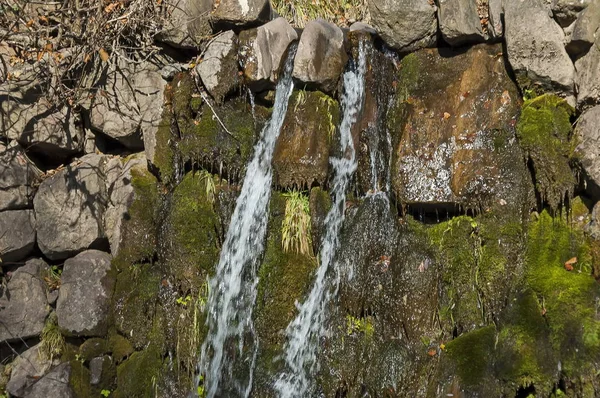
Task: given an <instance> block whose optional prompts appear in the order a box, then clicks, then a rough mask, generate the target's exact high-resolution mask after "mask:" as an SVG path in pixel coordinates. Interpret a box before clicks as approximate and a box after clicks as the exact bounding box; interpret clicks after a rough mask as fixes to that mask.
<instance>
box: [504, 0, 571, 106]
mask: <svg viewBox="0 0 600 398" xmlns="http://www.w3.org/2000/svg"><path fill="white" fill-rule="evenodd" d="M504 23H505V26H504V30H505V32H504V35H505V38H506V49H507V55H508V61H509V62H510V65H511V66H512V68H513V70H514V72H515V73H516V75H517V80H518V81H519V83H520V85H521V88H527V85H529V84H530V83H535V84H540V85H542V86H543V87H544V88H546V89H547V90H558V91H561V92H564V93H565V94H567V95H571V94H572V93H573V84H574V78H575V68H574V66H573V63H572V62H571V59H570V58H569V55H568V54H567V52H566V50H565V47H564V42H565V34H564V32H563V30H562V29H561V28H560V26H558V24H557V23H556V22H555V21H554V20H553V19H552V18H551V16H550V8H549V7H548V6H547V5H546V4H545V3H544V2H543V1H542V0H527V1H524V0H505V1H504Z"/></svg>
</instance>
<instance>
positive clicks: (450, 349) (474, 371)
mask: <svg viewBox="0 0 600 398" xmlns="http://www.w3.org/2000/svg"><path fill="white" fill-rule="evenodd" d="M495 336H496V329H495V327H494V326H493V325H490V326H486V327H484V328H481V329H477V330H474V331H472V332H469V333H467V334H464V335H462V336H460V337H458V338H456V339H454V340H452V341H451V342H449V343H448V345H447V346H446V349H447V353H448V356H449V357H450V358H451V359H452V360H453V361H454V363H455V364H456V369H457V372H458V375H459V377H460V379H461V380H462V382H463V383H464V384H467V385H477V384H479V383H481V382H482V381H483V380H484V378H485V376H486V375H487V374H488V372H489V370H490V365H491V363H492V362H491V359H492V357H493V352H494V340H495Z"/></svg>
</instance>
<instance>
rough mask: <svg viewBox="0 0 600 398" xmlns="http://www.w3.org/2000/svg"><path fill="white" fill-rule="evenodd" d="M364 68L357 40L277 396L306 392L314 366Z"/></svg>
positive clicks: (351, 165) (330, 290) (331, 291)
mask: <svg viewBox="0 0 600 398" xmlns="http://www.w3.org/2000/svg"><path fill="white" fill-rule="evenodd" d="M365 70H366V55H365V49H364V45H363V43H362V42H361V43H360V45H359V55H358V60H357V61H351V65H350V67H349V70H348V71H346V72H345V73H344V77H343V80H344V81H343V82H344V94H343V96H342V99H341V104H342V105H341V106H342V112H343V117H342V122H341V125H340V134H341V153H342V157H340V158H339V159H331V165H332V167H333V184H332V189H331V194H332V196H333V206H332V208H331V210H330V211H329V213H328V214H327V217H326V219H325V225H326V230H325V234H324V237H323V245H322V248H321V253H320V261H319V268H318V270H317V275H316V279H315V282H314V285H313V287H312V290H311V292H310V294H309V295H308V297H307V298H306V301H305V302H304V303H303V304H302V305H301V306H300V307H299V308H298V310H299V313H298V315H297V316H296V318H295V319H294V320H293V321H292V322H291V323H290V324H289V325H288V327H287V329H286V334H287V338H288V339H287V342H286V344H285V347H284V349H285V354H284V358H285V362H286V366H287V369H286V371H284V373H283V374H281V375H279V378H278V380H277V381H276V382H275V388H276V389H277V391H278V392H279V395H280V397H281V398H292V397H307V396H310V394H309V389H310V387H311V383H310V380H311V378H312V377H313V376H314V374H315V373H316V371H317V370H318V364H317V361H316V356H317V347H318V339H319V337H320V336H321V335H322V333H323V331H324V327H325V321H326V307H327V304H328V303H329V302H330V300H331V298H332V297H334V296H335V294H336V292H337V287H338V286H339V281H340V273H339V272H338V270H337V269H335V273H336V275H335V281H334V283H333V286H331V285H329V284H328V283H327V279H326V277H327V274H328V271H329V269H330V268H331V267H334V268H335V267H336V264H335V263H334V256H335V253H336V250H337V248H338V245H339V233H340V230H341V227H342V223H343V221H344V210H345V205H346V190H347V189H348V186H349V185H350V181H351V179H352V175H353V174H354V172H355V170H356V167H357V162H356V156H355V151H354V143H353V140H352V135H351V128H352V126H353V125H354V123H355V122H356V119H357V115H358V113H359V111H360V109H361V107H362V104H363V98H364V91H365V88H364V84H365V83H364V75H365Z"/></svg>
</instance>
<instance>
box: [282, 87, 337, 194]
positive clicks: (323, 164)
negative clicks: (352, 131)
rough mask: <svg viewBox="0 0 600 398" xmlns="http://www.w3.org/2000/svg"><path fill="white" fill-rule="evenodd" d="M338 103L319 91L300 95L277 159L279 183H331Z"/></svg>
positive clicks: (295, 97) (288, 117)
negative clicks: (328, 176)
mask: <svg viewBox="0 0 600 398" xmlns="http://www.w3.org/2000/svg"><path fill="white" fill-rule="evenodd" d="M339 119H340V115H339V106H338V103H337V101H335V100H333V99H331V98H330V97H328V96H327V95H325V94H323V93H321V92H319V91H296V92H295V93H294V94H293V95H292V97H291V98H290V106H289V108H288V112H287V114H286V116H285V120H284V122H283V127H282V129H281V133H280V134H279V138H278V140H277V144H276V145H275V152H274V155H273V169H274V172H275V173H274V174H275V182H276V184H277V185H279V186H282V187H293V186H296V187H300V188H304V187H308V188H310V187H311V186H312V185H313V184H315V183H317V184H319V185H321V186H323V185H324V184H325V182H327V171H328V169H329V147H330V146H331V142H332V139H333V138H334V136H335V133H336V128H337V126H338V124H339Z"/></svg>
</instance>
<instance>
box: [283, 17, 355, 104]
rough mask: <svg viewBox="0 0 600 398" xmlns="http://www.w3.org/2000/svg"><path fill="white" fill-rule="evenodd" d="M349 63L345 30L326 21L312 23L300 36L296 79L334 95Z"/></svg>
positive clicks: (294, 73)
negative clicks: (343, 31) (345, 44)
mask: <svg viewBox="0 0 600 398" xmlns="http://www.w3.org/2000/svg"><path fill="white" fill-rule="evenodd" d="M347 59H348V58H347V55H346V52H345V51H344V34H343V33H342V30H341V29H340V28H338V27H337V26H336V25H334V24H332V23H330V22H327V21H324V20H322V19H317V20H315V21H311V22H309V23H308V24H307V25H306V27H305V28H304V31H303V32H302V35H301V36H300V43H299V44H298V50H297V52H296V58H295V59H294V71H293V76H294V79H296V80H298V81H300V82H301V84H302V83H304V84H305V85H308V86H309V87H313V88H316V89H318V90H321V91H324V92H327V93H331V92H333V91H335V90H336V88H337V83H338V81H339V79H340V76H341V74H342V72H343V70H344V66H345V65H346V60H347Z"/></svg>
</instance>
